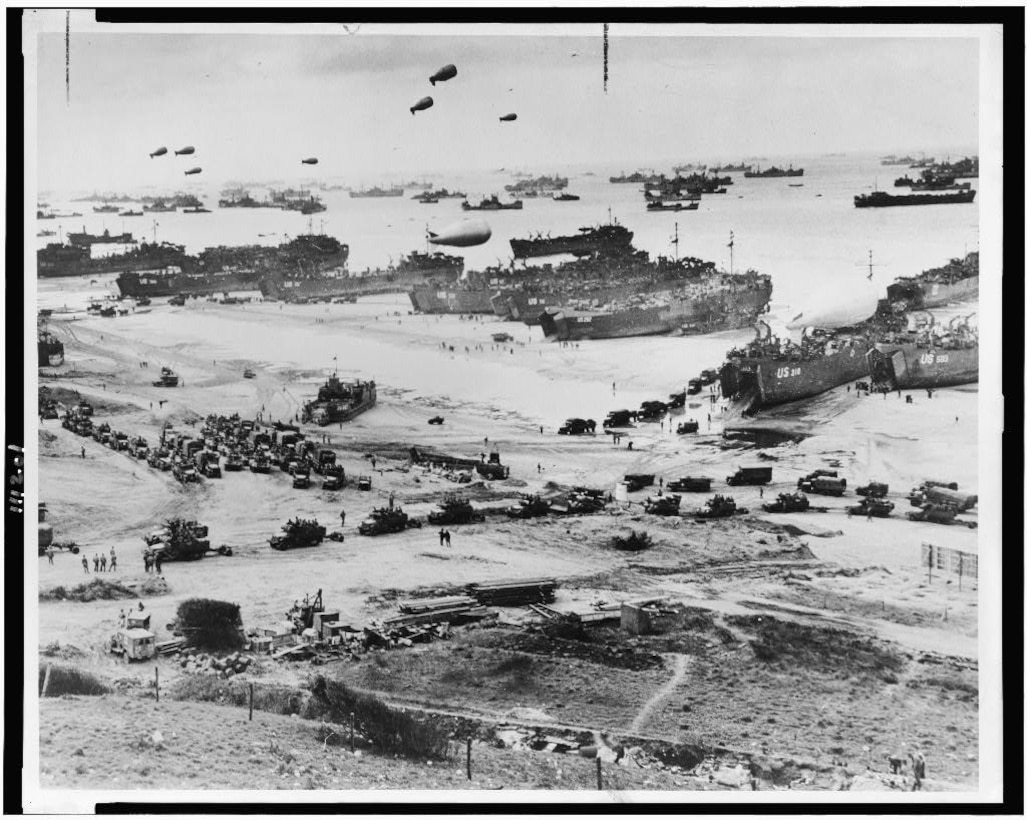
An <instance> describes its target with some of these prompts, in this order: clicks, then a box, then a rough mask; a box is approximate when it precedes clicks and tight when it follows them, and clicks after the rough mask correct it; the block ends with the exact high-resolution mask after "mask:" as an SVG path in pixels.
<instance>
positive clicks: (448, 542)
mask: <svg viewBox="0 0 1027 820" xmlns="http://www.w3.org/2000/svg"><path fill="white" fill-rule="evenodd" d="M446 546H447V547H452V546H453V542H452V541H451V540H450V536H449V530H446Z"/></svg>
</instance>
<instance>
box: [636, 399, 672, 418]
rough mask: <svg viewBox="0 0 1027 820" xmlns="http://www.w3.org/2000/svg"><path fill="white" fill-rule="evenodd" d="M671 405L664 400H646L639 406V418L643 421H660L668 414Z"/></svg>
mask: <svg viewBox="0 0 1027 820" xmlns="http://www.w3.org/2000/svg"><path fill="white" fill-rule="evenodd" d="M669 409H670V407H669V405H668V404H667V403H666V402H663V401H656V400H650V401H644V402H642V404H641V406H640V407H639V408H638V418H639V419H641V420H642V421H658V420H659V419H662V418H663V417H664V416H665V415H667V411H668V410H669Z"/></svg>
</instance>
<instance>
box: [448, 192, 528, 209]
mask: <svg viewBox="0 0 1027 820" xmlns="http://www.w3.org/2000/svg"><path fill="white" fill-rule="evenodd" d="M460 207H461V208H463V209H464V210H465V211H519V210H521V209H522V208H524V203H523V202H522V201H521V200H519V199H515V200H514V201H513V202H500V200H499V197H498V196H496V195H495V194H493V195H492V196H488V197H485V198H484V199H483V200H481V202H479V203H478V204H477V205H472V204H471V203H470V202H468V201H467V200H466V199H465V200H464V201H463V202H461V203H460Z"/></svg>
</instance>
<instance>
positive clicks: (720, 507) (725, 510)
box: [695, 495, 748, 518]
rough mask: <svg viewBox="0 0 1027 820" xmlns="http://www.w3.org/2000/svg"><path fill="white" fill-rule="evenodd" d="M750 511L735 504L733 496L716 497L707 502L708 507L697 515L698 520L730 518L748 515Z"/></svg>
mask: <svg viewBox="0 0 1027 820" xmlns="http://www.w3.org/2000/svg"><path fill="white" fill-rule="evenodd" d="M747 512H748V510H746V509H744V508H740V507H738V506H737V505H736V504H735V500H734V499H733V498H732V497H731V496H723V495H715V496H713V498H711V499H709V500H707V502H706V506H705V507H703V508H702V509H701V510H698V511H697V512H696V513H695V517H696V518H730V517H731V516H732V515H734V514H735V513H747Z"/></svg>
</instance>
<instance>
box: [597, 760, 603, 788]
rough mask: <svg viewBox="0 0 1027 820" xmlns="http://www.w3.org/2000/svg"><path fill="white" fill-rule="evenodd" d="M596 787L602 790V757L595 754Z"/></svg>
mask: <svg viewBox="0 0 1027 820" xmlns="http://www.w3.org/2000/svg"><path fill="white" fill-rule="evenodd" d="M596 788H597V789H598V790H599V791H602V790H603V759H602V758H601V757H599V755H596Z"/></svg>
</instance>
